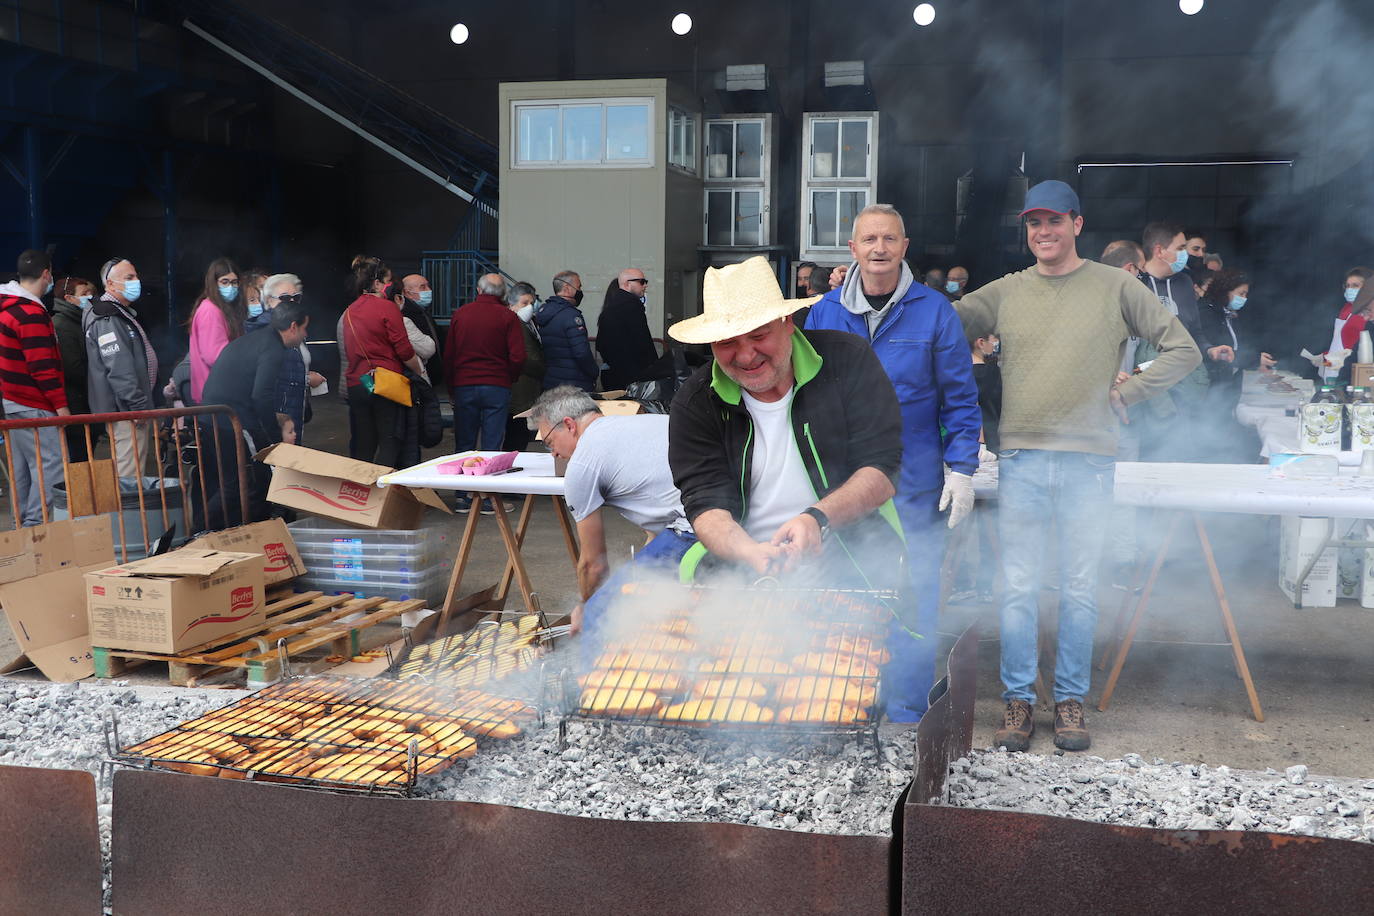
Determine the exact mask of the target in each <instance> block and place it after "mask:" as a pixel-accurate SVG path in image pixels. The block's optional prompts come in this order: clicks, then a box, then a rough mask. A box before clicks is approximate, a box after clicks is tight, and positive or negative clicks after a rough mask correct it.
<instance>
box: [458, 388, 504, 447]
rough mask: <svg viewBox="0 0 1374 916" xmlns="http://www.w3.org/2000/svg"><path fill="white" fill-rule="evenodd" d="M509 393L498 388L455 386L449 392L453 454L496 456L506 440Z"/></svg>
mask: <svg viewBox="0 0 1374 916" xmlns="http://www.w3.org/2000/svg"><path fill="white" fill-rule="evenodd" d="M509 408H510V389H509V388H502V387H501V386H500V385H458V386H457V387H455V388H454V389H453V438H454V444H455V445H456V446H457V450H458V451H460V452H467V451H471V450H472V449H475V448H477V439H478V436H479V435H480V436H481V440H482V448H483V449H485V450H487V451H493V452H499V451H500V450H501V443H502V442H503V441H504V440H505V438H506V420H507V418H508V416H509Z"/></svg>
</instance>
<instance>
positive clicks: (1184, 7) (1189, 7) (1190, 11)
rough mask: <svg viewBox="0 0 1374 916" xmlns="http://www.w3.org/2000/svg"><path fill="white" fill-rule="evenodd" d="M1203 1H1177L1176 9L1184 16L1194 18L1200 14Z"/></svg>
mask: <svg viewBox="0 0 1374 916" xmlns="http://www.w3.org/2000/svg"><path fill="white" fill-rule="evenodd" d="M1202 4H1203V0H1178V8H1179V9H1180V10H1181V11H1182V12H1183V15H1185V16H1195V15H1197V14H1198V13H1200V12H1202Z"/></svg>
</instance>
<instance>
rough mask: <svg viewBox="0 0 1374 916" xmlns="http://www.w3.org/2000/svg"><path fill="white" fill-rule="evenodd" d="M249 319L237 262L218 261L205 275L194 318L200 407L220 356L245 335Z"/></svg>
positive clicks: (194, 379)
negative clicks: (231, 343) (235, 264)
mask: <svg viewBox="0 0 1374 916" xmlns="http://www.w3.org/2000/svg"><path fill="white" fill-rule="evenodd" d="M247 317H248V315H247V311H246V310H245V308H244V305H243V299H242V298H241V297H240V296H239V274H238V268H236V267H235V266H234V262H233V261H231V260H229V259H228V258H216V259H215V260H213V261H211V262H210V267H209V268H208V269H207V270H206V271H205V287H204V289H202V290H201V294H200V303H199V304H198V305H197V306H196V311H195V313H194V314H193V315H192V316H191V354H190V359H191V399H192V401H193V402H194V403H196V404H199V403H200V395H201V392H202V391H204V389H205V380H206V379H208V378H209V377H210V367H211V366H213V365H214V364H215V360H217V359H219V353H220V351H221V350H223V349H224V348H225V347H226V346H227V345H228V343H229V341H231V340H234V339H235V338H237V337H240V336H242V335H243V322H244V320H245V319H246V318H247Z"/></svg>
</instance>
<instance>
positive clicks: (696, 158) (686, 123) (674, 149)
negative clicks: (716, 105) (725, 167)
mask: <svg viewBox="0 0 1374 916" xmlns="http://www.w3.org/2000/svg"><path fill="white" fill-rule="evenodd" d="M688 137H690V138H691V141H692V154H691V160H690V161H689V162H687V163H686V164H684V163H682V162H678V161H675V160H676V159H677V157H678V156H679V154H680V152H681V146H682V143H683V141H684V140H686V139H687V138H688ZM667 145H668V167H669V168H673V169H677V170H678V171H679V172H686V173H687V174H688V175H693V176H695V175H696V174H697V172H698V163H700V162H701V115H700V114H698V113H697V112H695V111H688V110H687V109H685V108H679V107H678V106H676V105H669V106H668V144H667Z"/></svg>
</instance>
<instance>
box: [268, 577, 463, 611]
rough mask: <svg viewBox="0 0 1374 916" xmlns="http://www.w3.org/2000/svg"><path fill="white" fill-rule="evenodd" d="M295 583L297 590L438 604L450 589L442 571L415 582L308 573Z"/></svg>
mask: <svg viewBox="0 0 1374 916" xmlns="http://www.w3.org/2000/svg"><path fill="white" fill-rule="evenodd" d="M295 586H296V588H297V589H302V590H318V591H322V592H324V593H325V594H330V595H334V594H339V593H341V592H351V593H353V594H355V595H357V596H358V597H359V598H376V597H381V598H394V599H396V600H405V599H409V598H420V599H422V600H424V601H426V602H428V603H430V604H437V603H438V602H440V601H442V600H443V598H444V593H445V591H446V590H447V589H448V576H446V575H443V574H442V573H441V574H439V575H435V576H430V577H428V578H424V579H418V580H415V581H405V580H391V581H386V580H381V579H377V578H374V579H372V580H371V581H365V582H355V581H350V580H347V579H340V578H336V577H332V576H319V575H307V576H301V577H300V578H299V579H297V580H296V581H295Z"/></svg>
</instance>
